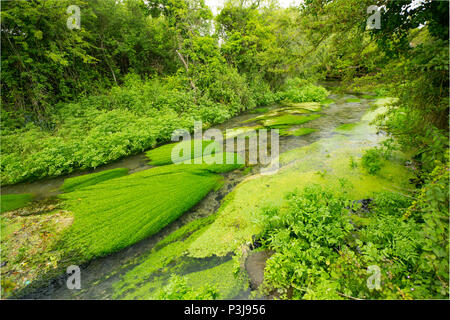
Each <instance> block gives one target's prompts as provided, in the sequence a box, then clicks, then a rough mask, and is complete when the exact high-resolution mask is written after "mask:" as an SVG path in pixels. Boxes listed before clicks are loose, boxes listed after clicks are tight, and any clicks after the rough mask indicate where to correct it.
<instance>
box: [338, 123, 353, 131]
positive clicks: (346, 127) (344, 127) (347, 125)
mask: <svg viewBox="0 0 450 320" xmlns="http://www.w3.org/2000/svg"><path fill="white" fill-rule="evenodd" d="M357 125H358V124H357V123H345V124H342V125H340V126H339V127H337V128H336V131H347V130H351V129H353V128H354V127H356V126H357Z"/></svg>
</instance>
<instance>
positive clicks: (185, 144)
mask: <svg viewBox="0 0 450 320" xmlns="http://www.w3.org/2000/svg"><path fill="white" fill-rule="evenodd" d="M195 143H196V142H195V140H193V139H192V140H188V141H181V142H178V143H170V144H165V145H163V146H161V147H158V148H155V149H152V150H150V151H147V153H146V154H147V157H148V158H149V159H150V162H149V164H150V165H153V166H163V165H167V164H172V163H173V161H172V150H173V148H174V147H177V148H180V154H179V159H180V162H184V161H186V160H190V159H194V158H198V157H201V156H202V154H203V152H204V151H205V148H206V147H207V146H209V145H210V144H211V143H214V141H207V140H201V141H198V142H197V144H198V146H199V147H197V148H196V147H195ZM216 145H217V144H216ZM211 148H214V146H211ZM184 149H186V150H190V153H189V154H183V153H182V150H184ZM218 151H219V150H218ZM220 152H222V150H220Z"/></svg>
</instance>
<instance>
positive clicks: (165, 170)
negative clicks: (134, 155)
mask: <svg viewBox="0 0 450 320" xmlns="http://www.w3.org/2000/svg"><path fill="white" fill-rule="evenodd" d="M233 155H234V159H235V163H232V164H211V165H208V164H199V165H194V164H192V165H188V164H179V165H176V164H173V165H168V166H162V167H156V168H152V169H148V170H144V171H140V172H137V173H134V174H131V175H128V176H124V177H120V178H115V179H112V180H107V181H103V182H100V183H98V184H95V185H91V186H88V187H85V188H82V189H78V190H75V191H73V192H70V193H66V194H62V195H61V196H60V197H61V198H62V199H64V200H65V202H66V207H67V208H68V209H69V210H71V211H72V212H73V213H74V223H73V225H72V226H71V227H70V229H69V230H68V231H67V233H66V234H65V236H64V239H63V241H62V243H61V245H63V246H65V247H66V248H67V251H68V252H72V251H73V253H74V254H78V255H79V256H80V259H82V260H87V259H89V258H93V257H96V256H102V255H106V254H108V253H111V252H115V251H117V250H120V249H122V248H125V247H127V246H129V245H131V244H133V243H136V242H137V241H139V240H142V239H144V238H146V237H148V236H150V235H152V234H154V233H156V232H158V231H159V230H161V228H163V227H165V226H166V225H167V224H169V223H171V222H172V221H174V220H175V219H177V218H178V217H179V216H181V215H182V214H183V213H184V212H186V211H187V210H189V209H190V208H192V207H193V206H194V205H195V204H196V203H198V202H199V201H200V200H201V199H203V198H204V197H205V196H206V195H207V194H208V192H210V191H211V190H213V189H215V188H217V187H218V186H220V185H221V182H222V180H223V178H222V177H221V176H220V175H218V174H217V173H222V172H227V171H230V170H234V169H236V168H239V167H241V166H242V165H241V164H237V162H238V161H241V160H239V157H238V156H237V155H235V154H233ZM233 155H231V156H233ZM224 156H226V154H224Z"/></svg>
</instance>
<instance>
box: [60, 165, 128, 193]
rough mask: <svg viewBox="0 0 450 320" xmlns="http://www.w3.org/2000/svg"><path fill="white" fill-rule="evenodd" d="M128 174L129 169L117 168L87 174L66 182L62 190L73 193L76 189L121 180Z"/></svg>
mask: <svg viewBox="0 0 450 320" xmlns="http://www.w3.org/2000/svg"><path fill="white" fill-rule="evenodd" d="M127 174H128V169H127V168H116V169H111V170H105V171H102V172H97V173H90V174H85V175H82V176H78V177H73V178H68V179H66V180H64V183H63V185H62V186H61V188H60V189H61V190H62V191H64V192H71V191H74V190H76V189H80V188H83V187H88V186H92V185H94V184H97V183H100V182H102V181H106V180H110V179H114V178H119V177H122V176H125V175H127Z"/></svg>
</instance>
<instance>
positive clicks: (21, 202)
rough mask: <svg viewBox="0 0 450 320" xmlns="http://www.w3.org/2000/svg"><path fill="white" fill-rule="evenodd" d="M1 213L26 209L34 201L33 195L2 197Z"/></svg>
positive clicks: (6, 195) (7, 195)
mask: <svg viewBox="0 0 450 320" xmlns="http://www.w3.org/2000/svg"><path fill="white" fill-rule="evenodd" d="M0 199H1V213H3V212H6V211H11V210H15V209H19V208H22V207H25V206H26V205H27V204H28V202H30V201H31V200H32V199H33V195H32V194H29V193H24V194H4V195H1V197H0Z"/></svg>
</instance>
